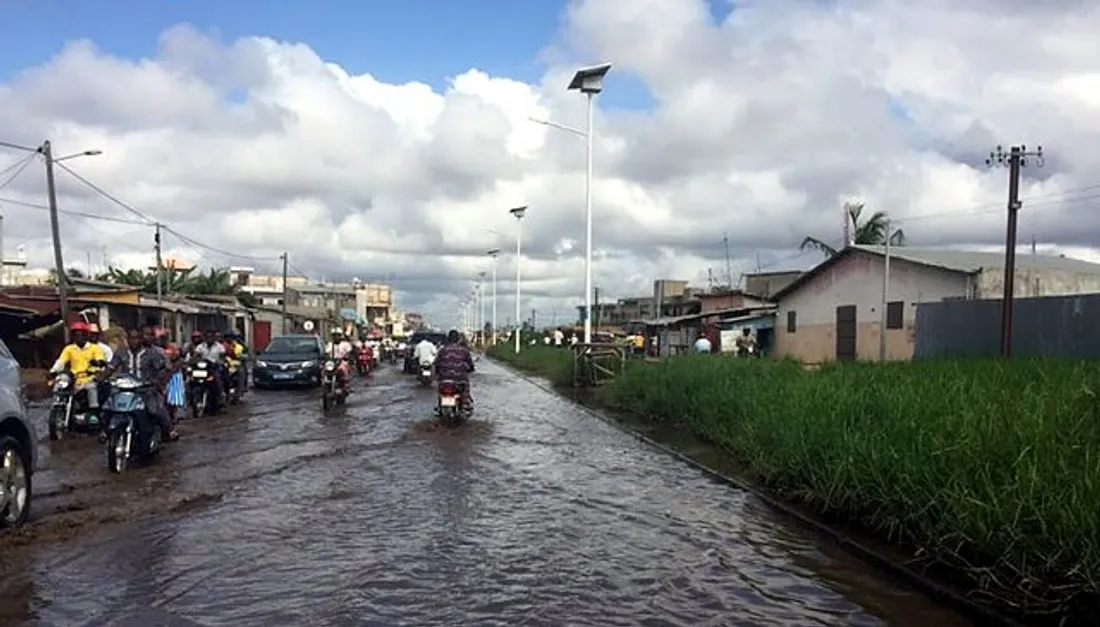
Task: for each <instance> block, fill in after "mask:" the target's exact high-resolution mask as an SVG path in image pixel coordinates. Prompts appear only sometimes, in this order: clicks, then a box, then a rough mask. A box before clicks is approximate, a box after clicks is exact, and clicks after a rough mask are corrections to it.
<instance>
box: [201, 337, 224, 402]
mask: <svg viewBox="0 0 1100 627" xmlns="http://www.w3.org/2000/svg"><path fill="white" fill-rule="evenodd" d="M199 358H202V359H206V360H209V361H210V363H212V364H214V367H215V368H217V372H218V376H216V377H214V381H215V384H216V386H217V389H216V390H215V394H214V398H216V399H218V401H217V402H218V405H220V404H221V397H222V393H223V392H224V391H225V390H228V389H229V370H228V369H227V368H226V364H225V361H226V359H225V346H222V343H221V342H219V341H218V334H217V331H215V330H214V329H207V330H206V333H205V334H203V341H202V343H201V344H199V345H197V346H195V350H194V352H193V355H192V361H194V360H196V359H199Z"/></svg>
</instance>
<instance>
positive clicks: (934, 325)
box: [913, 294, 1100, 359]
mask: <svg viewBox="0 0 1100 627" xmlns="http://www.w3.org/2000/svg"><path fill="white" fill-rule="evenodd" d="M1012 317H1013V321H1012V354H1013V355H1014V356H1020V357H1036V356H1060V357H1100V294H1087V295H1082V296H1046V297H1040V298H1017V299H1016V300H1015V301H1014V306H1013V316H1012ZM1000 352H1001V301H1000V299H997V300H950V301H942V302H938V303H921V304H919V305H918V306H917V319H916V329H915V337H914V348H913V357H914V358H915V359H927V358H934V357H963V356H974V357H989V356H996V355H999V354H1000Z"/></svg>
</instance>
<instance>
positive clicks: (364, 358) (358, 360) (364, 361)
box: [355, 346, 374, 376]
mask: <svg viewBox="0 0 1100 627" xmlns="http://www.w3.org/2000/svg"><path fill="white" fill-rule="evenodd" d="M355 368H356V370H358V371H359V375H360V376H363V375H368V374H370V371H371V369H373V368H374V351H372V350H371V348H370V347H369V346H364V347H362V348H360V349H359V350H358V351H356V352H355Z"/></svg>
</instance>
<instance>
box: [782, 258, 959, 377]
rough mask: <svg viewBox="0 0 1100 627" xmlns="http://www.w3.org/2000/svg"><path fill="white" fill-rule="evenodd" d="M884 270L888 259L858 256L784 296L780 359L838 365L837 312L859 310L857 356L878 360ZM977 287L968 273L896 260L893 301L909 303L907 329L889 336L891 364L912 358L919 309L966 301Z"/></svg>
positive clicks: (893, 263) (892, 267) (892, 271)
mask: <svg viewBox="0 0 1100 627" xmlns="http://www.w3.org/2000/svg"><path fill="white" fill-rule="evenodd" d="M882 266H883V264H882V257H879V256H875V255H869V254H865V253H858V252H857V253H852V254H850V255H849V256H848V257H846V258H845V259H841V260H840V261H838V262H837V263H836V264H834V265H833V266H831V267H829V268H827V269H825V270H823V271H822V272H821V273H820V274H819V275H817V276H815V277H813V278H812V279H810V280H809V282H807V283H805V284H804V285H802V286H801V287H800V288H799V289H797V290H795V291H794V292H792V293H790V294H788V295H786V296H784V298H783V299H782V300H781V301H780V302H779V303H778V311H777V312H776V318H775V349H776V350H775V353H776V355H778V356H789V357H794V358H796V359H798V360H800V361H803V362H806V363H821V362H824V361H831V360H834V359H836V308H837V307H840V306H843V305H855V306H856V325H857V326H856V356H857V358H858V359H878V354H879V322H880V316H881V314H880V305H881V302H882V276H883V267H882ZM971 283H972V280H971V278H970V277H969V276H968V275H965V274H962V273H957V272H951V271H947V270H938V269H935V268H928V267H926V266H921V265H918V264H912V263H908V262H905V261H901V260H899V259H894V260H892V261H891V263H890V294H889V300H890V301H891V302H894V301H899V300H900V301H902V302H904V303H905V305H904V312H905V313H904V318H903V319H904V324H903V328H901V329H890V330H888V331H887V347H886V349H887V358H888V359H910V358H912V356H913V342H914V328H915V322H916V308H917V307H916V306H917V304H918V303H924V302H937V301H941V300H944V299H945V298H948V299H950V298H965V297H966V296H967V294H968V290H970V289H972V287H971ZM791 311H793V312H795V315H796V318H797V328H796V330H795V332H794V333H788V332H787V314H788V312H791Z"/></svg>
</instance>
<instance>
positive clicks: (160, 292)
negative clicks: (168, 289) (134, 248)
mask: <svg viewBox="0 0 1100 627" xmlns="http://www.w3.org/2000/svg"><path fill="white" fill-rule="evenodd" d="M153 251H154V253H155V255H156V262H157V303H158V304H159V303H160V302H162V301H163V300H164V260H163V259H162V258H161V256H160V255H161V252H160V222H157V224H156V230H155V231H154V233H153Z"/></svg>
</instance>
